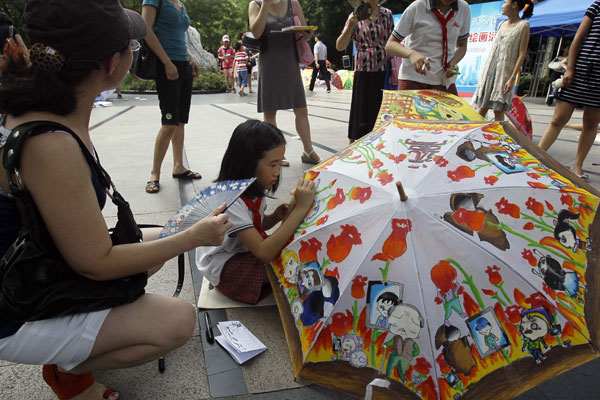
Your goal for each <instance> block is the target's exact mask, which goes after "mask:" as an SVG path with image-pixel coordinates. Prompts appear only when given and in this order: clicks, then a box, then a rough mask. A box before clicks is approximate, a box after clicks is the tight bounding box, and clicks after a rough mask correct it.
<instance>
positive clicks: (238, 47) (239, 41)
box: [233, 40, 242, 51]
mask: <svg viewBox="0 0 600 400" xmlns="http://www.w3.org/2000/svg"><path fill="white" fill-rule="evenodd" d="M241 47H242V41H241V40H238V41H237V42H235V44H234V45H233V48H234V50H235V51H240V48H241Z"/></svg>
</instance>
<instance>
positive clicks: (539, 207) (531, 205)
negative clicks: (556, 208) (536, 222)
mask: <svg viewBox="0 0 600 400" xmlns="http://www.w3.org/2000/svg"><path fill="white" fill-rule="evenodd" d="M525 205H526V206H527V209H529V210H531V211H533V213H534V214H535V215H537V216H538V217H541V216H542V215H544V205H543V204H542V203H540V202H539V201H537V200H536V199H534V198H533V197H530V198H528V199H527V202H526V203H525Z"/></svg>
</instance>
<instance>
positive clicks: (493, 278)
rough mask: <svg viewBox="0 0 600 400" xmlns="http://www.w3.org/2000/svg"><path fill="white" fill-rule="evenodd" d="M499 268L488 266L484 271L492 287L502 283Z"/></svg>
mask: <svg viewBox="0 0 600 400" xmlns="http://www.w3.org/2000/svg"><path fill="white" fill-rule="evenodd" d="M498 271H500V267H499V266H497V265H494V266H489V265H488V267H487V269H486V270H485V273H486V274H488V277H489V279H490V283H491V284H492V285H499V284H500V283H501V282H502V275H500V272H498Z"/></svg>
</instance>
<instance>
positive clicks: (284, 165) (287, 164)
mask: <svg viewBox="0 0 600 400" xmlns="http://www.w3.org/2000/svg"><path fill="white" fill-rule="evenodd" d="M279 165H281V166H282V167H289V166H290V162H289V161H288V160H286V159H285V158H284V159H283V160H281V163H280V164H279Z"/></svg>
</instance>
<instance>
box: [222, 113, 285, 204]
mask: <svg viewBox="0 0 600 400" xmlns="http://www.w3.org/2000/svg"><path fill="white" fill-rule="evenodd" d="M281 145H285V138H284V137H283V134H282V133H281V131H280V130H279V129H278V128H277V127H275V126H273V125H271V124H269V123H267V122H262V121H259V120H256V119H249V120H248V121H246V122H242V123H241V124H239V125H238V126H237V128H235V130H234V131H233V134H232V135H231V139H229V145H227V150H225V155H223V161H221V170H220V171H219V176H218V177H217V179H216V180H215V182H221V181H228V180H234V179H235V180H238V179H248V178H253V177H254V174H255V172H256V166H257V165H258V162H259V161H260V160H261V159H262V158H263V157H264V156H265V153H266V152H267V151H269V150H272V149H274V148H276V147H279V146H281ZM279 180H280V176H279V177H277V182H275V184H274V185H273V186H272V187H271V188H270V190H269V191H268V193H270V194H274V193H275V191H277V187H278V186H279ZM268 193H266V192H265V190H264V189H263V188H261V187H260V186H259V184H258V182H256V181H255V182H254V183H253V184H252V185H250V187H249V188H248V189H247V190H246V192H245V193H244V194H245V195H247V196H248V197H251V198H256V197H259V196H265V195H267V194H268Z"/></svg>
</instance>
